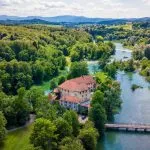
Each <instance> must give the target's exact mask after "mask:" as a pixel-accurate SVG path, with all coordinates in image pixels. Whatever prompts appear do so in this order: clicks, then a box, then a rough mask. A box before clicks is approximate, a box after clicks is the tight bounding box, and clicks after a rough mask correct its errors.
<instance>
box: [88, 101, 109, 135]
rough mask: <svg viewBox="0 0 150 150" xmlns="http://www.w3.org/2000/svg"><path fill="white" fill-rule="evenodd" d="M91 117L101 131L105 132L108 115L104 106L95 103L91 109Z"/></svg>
mask: <svg viewBox="0 0 150 150" xmlns="http://www.w3.org/2000/svg"><path fill="white" fill-rule="evenodd" d="M89 119H90V120H91V121H93V122H94V125H95V127H96V128H97V130H98V132H99V133H103V132H104V128H105V123H106V120H107V116H106V112H105V109H104V108H103V106H101V105H100V104H95V105H94V106H93V107H92V108H91V109H90V111H89Z"/></svg>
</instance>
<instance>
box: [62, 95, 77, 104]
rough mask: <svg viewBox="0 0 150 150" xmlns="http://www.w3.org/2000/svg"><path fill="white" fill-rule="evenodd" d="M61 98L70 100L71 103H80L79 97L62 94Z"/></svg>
mask: <svg viewBox="0 0 150 150" xmlns="http://www.w3.org/2000/svg"><path fill="white" fill-rule="evenodd" d="M61 100H62V101H67V102H71V103H80V99H79V98H77V97H75V96H63V97H62V98H61Z"/></svg>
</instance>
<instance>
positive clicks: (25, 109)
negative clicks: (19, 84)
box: [14, 88, 31, 125]
mask: <svg viewBox="0 0 150 150" xmlns="http://www.w3.org/2000/svg"><path fill="white" fill-rule="evenodd" d="M25 92H26V91H25V88H20V89H19V90H18V96H17V97H16V99H15V101H14V104H15V106H14V110H15V112H16V119H17V124H18V125H24V124H25V123H26V121H27V120H28V119H29V114H30V110H31V107H30V104H29V102H28V101H27V100H26V99H25V98H24V96H25Z"/></svg>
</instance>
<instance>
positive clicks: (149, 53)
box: [144, 45, 150, 59]
mask: <svg viewBox="0 0 150 150" xmlns="http://www.w3.org/2000/svg"><path fill="white" fill-rule="evenodd" d="M144 54H145V57H147V58H148V59H150V45H148V46H146V47H145V49H144Z"/></svg>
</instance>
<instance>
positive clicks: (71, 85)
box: [59, 76, 96, 92]
mask: <svg viewBox="0 0 150 150" xmlns="http://www.w3.org/2000/svg"><path fill="white" fill-rule="evenodd" d="M88 84H96V81H95V80H94V79H93V77H92V76H82V77H79V78H75V79H71V80H67V81H65V82H64V83H63V84H61V85H60V86H59V88H61V89H64V90H69V91H78V92H80V91H86V90H88V89H89V87H88Z"/></svg>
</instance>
